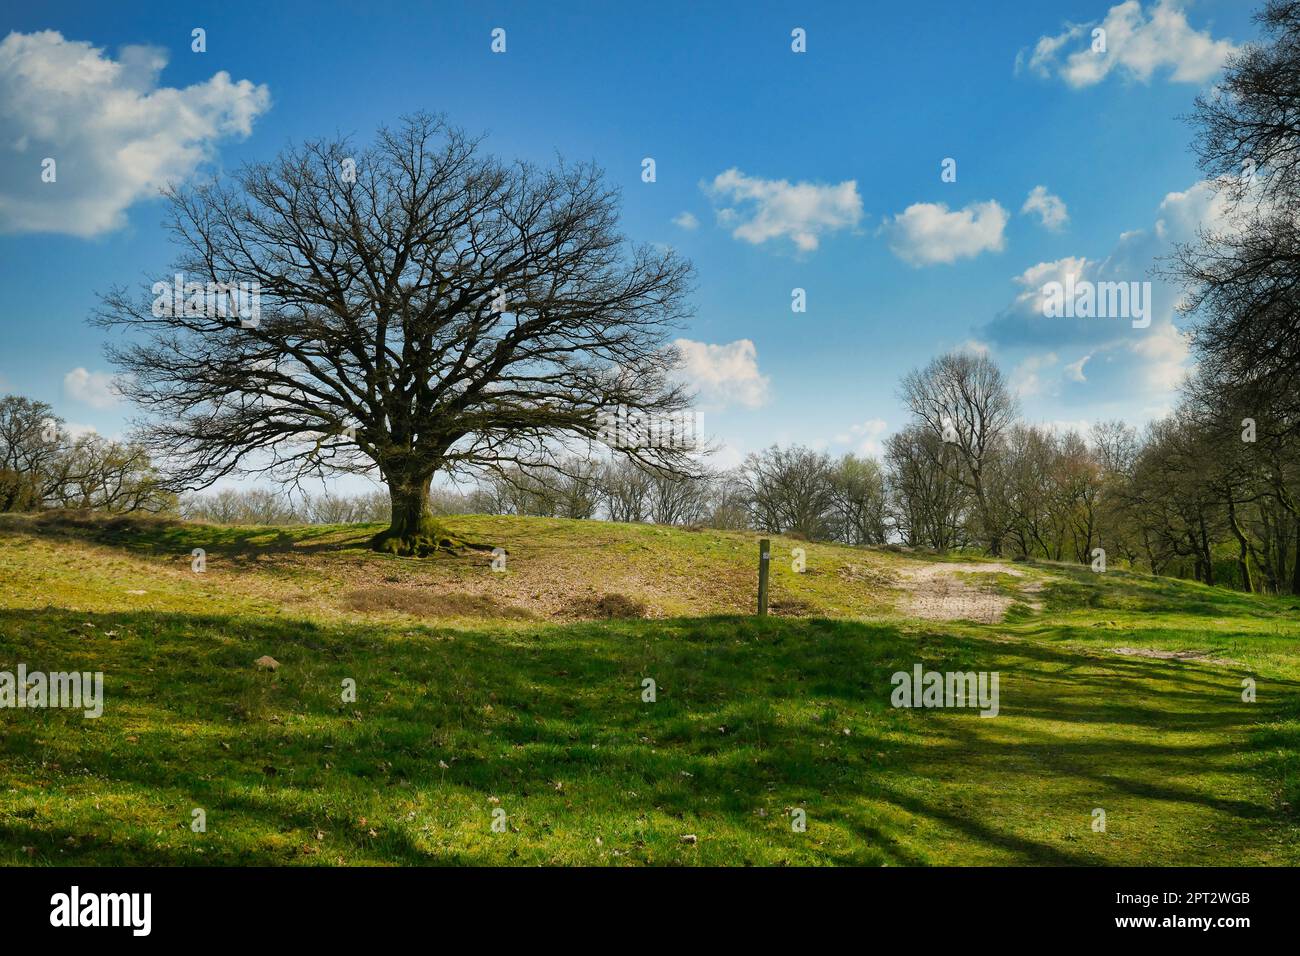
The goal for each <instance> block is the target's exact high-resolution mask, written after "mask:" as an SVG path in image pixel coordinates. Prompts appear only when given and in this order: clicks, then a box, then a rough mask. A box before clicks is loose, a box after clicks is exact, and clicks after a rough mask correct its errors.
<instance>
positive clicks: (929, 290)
mask: <svg viewBox="0 0 1300 956" xmlns="http://www.w3.org/2000/svg"><path fill="white" fill-rule="evenodd" d="M184 6H185V9H184V10H181V9H178V5H175V4H171V3H167V4H164V3H141V4H133V5H130V7H129V8H128V9H123V8H122V7H121V6H119V5H111V6H110V5H105V4H99V3H87V4H67V3H57V2H52V3H44V4H40V5H24V6H21V7H20V6H19V5H8V8H7V10H6V12H5V13H4V14H3V19H0V36H3V37H5V38H4V39H3V40H0V390H3V391H13V392H19V393H21V394H25V395H29V396H32V397H35V398H39V399H42V400H45V401H48V402H50V403H51V404H52V405H53V406H54V407H55V409H56V410H57V411H58V412H59V413H60V414H61V415H63V416H64V417H65V418H66V419H67V420H68V421H69V422H72V423H74V424H77V425H84V426H93V427H94V428H96V429H98V430H99V431H101V432H103V433H105V434H110V435H112V434H117V433H120V432H121V431H122V430H123V427H124V424H123V423H124V422H125V420H126V419H127V418H128V417H129V416H130V415H131V414H132V412H131V410H130V409H129V408H127V407H125V406H123V405H121V404H120V403H115V402H114V400H113V396H112V394H111V390H110V389H108V388H107V387H106V385H107V383H108V381H109V377H110V375H111V372H112V370H111V368H110V367H109V366H108V365H107V363H106V362H105V360H104V358H103V354H102V348H103V344H104V333H102V332H101V331H99V330H97V329H92V328H90V327H88V326H87V325H86V321H85V320H86V318H87V316H88V315H89V314H90V312H91V310H92V308H93V307H94V304H95V302H96V296H97V293H99V292H102V291H104V290H106V289H107V288H108V287H109V286H111V285H113V284H115V283H132V284H133V283H138V282H139V281H141V280H147V281H149V282H152V281H155V280H157V279H159V278H165V277H167V276H168V275H169V273H168V271H167V265H168V264H169V262H170V259H171V252H170V247H169V245H168V243H167V240H166V237H165V235H164V233H163V232H162V230H161V228H160V225H159V224H160V219H161V216H162V213H163V207H162V204H161V203H160V202H158V201H157V200H156V199H154V198H151V197H152V196H153V195H154V193H155V192H156V179H158V178H160V177H164V176H165V177H171V178H181V179H186V178H194V177H199V176H209V175H212V174H213V173H217V172H220V170H222V169H224V168H232V167H234V166H237V165H238V164H239V163H240V162H241V161H243V160H246V159H261V158H266V157H270V156H272V155H274V153H275V152H276V151H277V150H278V149H280V148H281V147H282V146H283V145H285V144H286V143H288V142H291V141H297V140H300V139H302V138H304V137H312V136H319V135H327V134H333V133H336V132H343V133H351V134H354V135H355V136H356V137H357V139H358V140H359V141H362V142H364V141H365V140H366V139H367V138H368V137H369V136H370V134H371V133H372V132H373V130H374V129H375V127H376V126H377V125H379V124H381V123H385V122H387V123H392V122H395V121H396V120H397V119H398V118H399V117H400V116H401V115H402V114H403V113H407V112H410V111H414V110H420V109H423V110H432V111H443V112H445V113H447V114H448V116H449V118H450V119H451V120H452V121H453V122H455V123H457V124H458V125H461V126H464V127H466V128H467V129H470V130H474V131H484V132H487V133H488V134H489V138H488V141H487V144H488V147H489V148H490V149H491V150H492V151H494V152H496V153H498V154H500V155H502V156H504V157H519V158H525V159H531V160H534V161H537V162H540V163H547V162H550V161H552V160H553V158H554V157H555V155H556V154H557V153H558V154H561V155H563V156H564V157H566V158H571V159H584V160H585V159H592V160H595V161H596V162H598V163H599V164H601V165H602V166H603V167H604V168H605V169H606V171H607V174H608V176H609V178H610V180H611V181H612V182H614V183H616V184H617V185H619V186H620V187H621V188H622V190H623V223H624V228H625V231H626V233H627V235H628V236H629V237H630V238H632V239H635V240H639V241H646V242H654V243H663V244H668V245H671V246H673V247H675V248H677V249H678V250H679V251H680V252H682V253H683V254H684V255H686V256H687V257H688V258H690V259H691V260H692V261H693V262H694V264H695V266H696V269H697V273H698V275H697V283H698V288H697V290H696V293H695V296H694V303H695V308H696V317H695V319H694V321H693V322H692V323H691V324H690V325H689V327H687V328H685V329H683V330H682V333H681V334H682V337H683V339H685V340H687V342H686V343H685V344H684V348H685V351H686V354H687V355H688V357H689V359H690V361H689V363H688V366H687V368H686V369H684V372H683V374H684V375H686V376H688V377H689V378H690V379H691V380H692V381H693V382H694V383H695V384H697V386H698V387H699V388H700V395H701V408H702V410H703V414H704V424H705V428H706V430H707V431H709V432H711V433H713V434H714V435H716V436H717V437H718V438H720V439H721V440H722V441H723V442H725V445H726V450H725V452H724V454H723V459H724V462H730V461H733V460H735V459H737V458H738V457H739V456H740V455H741V454H743V453H744V452H746V451H750V450H755V449H757V448H760V447H762V446H764V445H766V444H769V443H771V442H779V443H788V442H793V441H799V442H803V443H806V444H810V445H814V446H818V447H825V448H827V449H828V450H830V451H833V452H840V451H847V450H863V449H865V450H867V451H871V450H874V449H875V448H877V447H878V442H879V439H880V438H881V437H882V436H883V435H884V434H887V433H888V432H890V431H893V430H895V429H896V428H898V427H899V426H900V425H901V424H903V422H904V413H903V411H902V409H901V408H900V406H899V403H898V400H897V394H896V393H897V384H898V380H899V377H900V376H901V375H902V374H903V373H904V372H906V371H907V370H908V369H909V368H912V367H914V366H916V365H920V364H923V363H925V362H926V361H928V360H929V359H930V358H931V357H932V356H934V355H935V354H937V353H938V352H940V351H942V350H945V349H948V348H954V347H967V348H977V349H987V350H988V351H989V353H990V354H991V355H992V357H993V358H994V359H995V360H997V361H998V363H999V364H1000V365H1001V366H1002V367H1003V369H1004V371H1005V372H1006V373H1007V374H1008V375H1009V376H1010V377H1011V380H1012V381H1013V383H1014V384H1015V387H1016V388H1017V390H1018V392H1019V393H1020V396H1021V402H1022V406H1023V409H1024V413H1025V417H1026V418H1028V419H1030V420H1032V421H1040V422H1052V423H1081V424H1082V423H1087V422H1091V421H1095V420H1098V419H1101V418H1111V417H1120V418H1124V419H1126V420H1128V421H1131V422H1134V423H1137V424H1142V423H1144V422H1146V421H1147V420H1149V419H1150V418H1151V417H1153V416H1155V415H1158V414H1160V413H1161V412H1162V411H1164V410H1165V409H1167V408H1168V407H1169V406H1170V405H1171V403H1172V402H1173V401H1174V399H1175V387H1176V384H1177V379H1178V376H1179V375H1180V374H1181V373H1182V371H1183V370H1185V369H1186V368H1187V367H1189V366H1190V356H1189V355H1188V353H1187V349H1186V342H1185V340H1184V339H1183V337H1182V335H1181V333H1180V332H1179V330H1178V322H1177V319H1176V318H1175V317H1174V315H1173V305H1174V302H1175V299H1176V295H1177V290H1174V289H1170V288H1168V287H1166V286H1164V285H1162V284H1161V283H1159V282H1158V281H1157V282H1156V283H1155V286H1154V292H1153V295H1154V307H1153V309H1152V314H1153V321H1152V322H1151V325H1150V327H1148V328H1144V329H1135V328H1132V327H1131V324H1130V322H1129V321H1127V320H1126V319H1074V320H1070V319H1049V318H1045V317H1044V316H1043V315H1042V312H1041V308H1040V307H1039V300H1038V291H1039V290H1040V289H1041V287H1042V285H1043V283H1044V282H1046V281H1049V280H1051V279H1052V278H1055V277H1061V276H1063V275H1064V274H1066V273H1071V274H1073V275H1074V276H1076V277H1077V278H1079V279H1093V280H1097V281H1101V280H1107V279H1110V280H1115V281H1126V282H1127V281H1141V280H1147V279H1150V278H1151V277H1150V276H1149V275H1148V274H1147V272H1148V270H1149V269H1150V267H1151V264H1152V262H1153V261H1154V260H1155V258H1156V257H1158V256H1160V255H1163V254H1165V253H1167V252H1168V250H1169V247H1170V243H1171V242H1173V241H1176V240H1177V239H1179V238H1190V237H1191V236H1192V235H1193V234H1194V232H1195V229H1196V227H1197V225H1198V224H1201V223H1204V222H1207V221H1209V220H1211V219H1212V218H1213V217H1214V216H1215V215H1216V214H1217V212H1218V210H1217V209H1216V207H1215V205H1214V203H1213V202H1212V200H1211V194H1210V191H1209V190H1207V189H1206V188H1205V187H1204V186H1203V185H1201V186H1198V181H1199V178H1200V177H1199V175H1198V172H1197V169H1196V166H1195V163H1194V159H1193V156H1192V155H1191V153H1190V151H1189V149H1188V142H1189V139H1190V129H1189V127H1188V126H1187V125H1186V124H1185V123H1184V122H1183V121H1181V120H1180V119H1179V118H1178V117H1179V116H1180V115H1183V114H1186V113H1188V112H1189V111H1190V110H1191V107H1192V101H1193V99H1194V97H1195V96H1196V95H1197V93H1198V92H1200V91H1202V90H1204V89H1206V88H1208V87H1209V86H1210V85H1211V84H1212V83H1213V82H1214V80H1215V78H1216V77H1217V76H1218V75H1219V66H1220V65H1221V63H1222V61H1223V57H1224V56H1225V55H1226V54H1227V53H1228V52H1230V51H1231V50H1232V49H1233V48H1234V46H1236V45H1239V44H1241V43H1242V42H1244V41H1249V40H1251V39H1253V38H1254V35H1255V28H1254V25H1253V23H1252V22H1251V21H1250V12H1251V8H1252V6H1253V4H1250V3H1246V2H1243V0H1199V2H1174V0H1144V2H1141V3H1139V2H1138V0H1128V2H1127V3H1123V4H1113V3H1107V2H1105V0H1101V2H1096V0H1015V2H1013V0H984V2H981V3H978V4H975V3H967V2H960V0H951V2H937V0H933V2H927V0H913V2H911V3H908V4H883V3H880V4H877V3H871V4H867V3H842V4H841V3H816V4H813V3H780V4H778V3H746V4H740V3H735V4H722V3H716V4H715V3H709V4H699V3H687V2H684V3H670V2H656V3H654V4H648V5H646V4H596V3H562V2H555V3H546V4H539V3H519V4H491V3H428V4H406V5H398V4H388V3H384V2H379V0H374V2H367V3H320V2H313V3H280V2H275V3H268V2H260V3H242V2H224V3H214V4H187V5H184ZM196 27H201V28H203V29H204V30H205V31H206V45H207V49H206V52H202V53H196V52H193V51H192V50H191V31H192V30H193V29H194V28H196ZM1094 27H1102V28H1103V29H1105V30H1106V40H1107V49H1106V51H1105V52H1094V51H1093V50H1092V49H1091V46H1090V45H1091V43H1092V40H1091V36H1092V34H1091V31H1092V29H1093V28H1094ZM494 28H502V29H504V30H505V31H506V52H505V53H500V54H498V53H493V52H492V50H491V42H492V37H491V31H492V30H493V29H494ZM795 28H802V29H803V30H805V31H806V37H807V40H806V47H807V49H806V52H804V53H796V52H794V51H793V50H792V49H791V44H792V39H791V31H792V30H794V29H795ZM43 31H54V33H45V32H43ZM164 60H165V66H162V67H161V69H160V70H159V69H157V67H159V66H160V65H161V64H162V63H163V61H164ZM223 72H224V73H225V74H228V76H225V77H223V76H221V75H220V74H222V73H223ZM241 82H242V83H243V85H242V86H241V85H240V84H241ZM44 157H54V158H55V159H56V160H57V162H58V164H59V165H58V167H57V168H58V180H57V181H56V182H55V183H42V182H41V180H40V174H41V165H40V163H41V159H42V158H44ZM646 157H651V158H653V159H654V160H655V173H656V178H655V181H654V182H653V183H647V182H643V181H642V160H643V159H644V158H646ZM151 158H152V159H151ZM946 158H952V159H955V160H956V172H957V175H956V181H955V182H944V181H942V179H941V171H942V170H941V163H942V161H943V160H944V159H946ZM154 160H156V161H157V162H156V163H154V162H153V161H154ZM151 165H156V166H157V168H151ZM1037 187H1042V190H1040V191H1039V192H1038V194H1037V195H1038V196H1039V199H1038V200H1037V201H1036V202H1033V203H1030V205H1029V208H1027V209H1026V208H1025V207H1026V201H1027V200H1028V199H1029V197H1030V195H1031V193H1032V192H1033V191H1034V190H1035V189H1036V188H1037ZM1022 210H1023V211H1022ZM683 214H689V215H688V216H683ZM683 224H685V225H683ZM692 226H693V227H692ZM795 288H802V289H804V290H806V296H807V311H806V312H803V313H795V312H792V310H791V295H792V290H793V289H795Z"/></svg>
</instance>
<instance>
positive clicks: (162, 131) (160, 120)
mask: <svg viewBox="0 0 1300 956" xmlns="http://www.w3.org/2000/svg"><path fill="white" fill-rule="evenodd" d="M166 64H167V53H166V52H165V51H164V50H161V49H158V48H156V47H146V46H124V47H122V48H121V50H120V51H119V54H118V59H116V60H114V59H112V58H111V57H109V56H106V55H105V53H104V50H103V49H102V48H97V47H94V46H92V45H91V44H89V43H86V42H82V41H75V40H66V39H64V37H63V35H62V34H60V33H57V32H55V31H53V30H45V31H42V32H39V33H10V34H9V35H8V36H6V37H5V38H4V40H3V41H0V232H10V233H20V232H61V233H68V234H71V235H75V236H82V237H88V236H95V235H99V234H101V233H104V232H109V231H111V230H113V229H118V228H121V227H122V226H123V225H124V224H125V222H126V216H125V212H126V209H127V208H128V207H129V206H130V205H131V204H132V203H134V202H136V201H138V200H140V199H144V198H148V197H152V196H155V195H157V192H158V189H159V188H160V187H161V186H163V185H165V184H166V183H169V182H177V181H180V180H183V179H185V178H187V177H189V176H190V175H192V174H193V173H194V171H195V170H196V169H197V168H198V166H199V164H200V163H202V162H204V161H206V160H208V159H210V158H211V157H212V154H213V145H214V144H215V143H216V141H217V140H219V139H221V138H223V137H230V136H238V137H244V136H247V135H248V134H249V133H250V132H252V127H253V120H254V119H255V118H257V117H258V116H259V115H260V114H262V113H264V112H265V111H266V110H267V108H268V107H269V106H270V94H269V92H268V91H267V88H266V87H265V86H256V85H254V84H253V83H250V82H249V81H248V80H240V81H239V82H232V80H231V78H230V74H228V73H226V72H224V71H222V72H219V73H216V74H214V75H213V76H212V77H211V78H210V79H208V80H206V81H204V82H202V83H196V84H194V85H192V86H187V87H185V88H183V89H179V88H175V87H160V86H158V85H157V83H158V75H159V73H160V72H161V71H162V69H163V67H164V66H166ZM47 157H48V158H51V159H53V160H54V161H55V164H56V166H55V171H56V177H57V178H56V180H55V181H54V182H52V183H47V182H43V181H42V178H41V173H42V161H43V160H44V159H45V158H47Z"/></svg>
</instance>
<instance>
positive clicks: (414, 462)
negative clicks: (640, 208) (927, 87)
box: [96, 115, 691, 555]
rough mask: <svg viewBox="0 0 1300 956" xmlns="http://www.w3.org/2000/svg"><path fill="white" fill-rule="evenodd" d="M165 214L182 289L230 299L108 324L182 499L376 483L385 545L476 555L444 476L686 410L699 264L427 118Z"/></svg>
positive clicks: (571, 169)
mask: <svg viewBox="0 0 1300 956" xmlns="http://www.w3.org/2000/svg"><path fill="white" fill-rule="evenodd" d="M168 196H169V199H170V203H171V215H170V217H169V223H168V225H169V228H170V231H171V233H172V235H173V237H174V240H175V242H176V243H177V244H178V246H179V248H180V254H179V258H178V260H177V262H176V264H175V268H174V272H175V273H176V274H179V275H181V276H182V277H183V282H184V283H185V284H189V283H198V284H200V285H201V286H203V287H205V288H204V291H205V292H206V293H211V292H212V290H213V289H215V291H216V293H217V294H216V295H215V296H213V295H211V294H208V295H207V296H206V298H205V297H204V296H203V295H199V294H198V293H199V292H200V289H199V288H197V287H196V288H195V289H194V292H195V295H194V296H193V297H191V296H190V294H189V292H188V291H187V292H186V294H185V303H184V307H181V308H175V307H172V308H168V307H167V306H168V305H169V304H171V305H173V306H174V305H175V304H176V303H174V302H172V299H171V297H170V295H171V294H170V292H163V293H162V294H160V289H161V287H160V286H155V287H154V288H153V289H151V292H150V294H149V295H146V296H144V297H143V298H140V297H137V296H135V295H132V294H128V293H127V292H126V291H125V290H123V289H115V290H113V291H112V292H111V293H109V294H108V295H107V296H105V297H104V300H103V303H102V305H101V308H100V310H99V312H98V314H97V317H96V321H97V322H98V323H99V324H101V325H103V326H105V327H119V328H124V329H126V330H127V331H128V333H130V334H129V335H128V336H127V337H126V341H124V342H123V343H121V344H119V345H115V346H113V347H111V348H110V350H109V354H110V358H111V359H112V360H113V361H114V363H115V364H116V365H117V366H118V367H119V368H120V369H121V370H122V371H123V372H124V373H126V374H125V375H124V376H123V390H124V392H125V393H126V394H127V395H128V396H129V397H130V398H132V399H133V400H134V401H136V402H137V403H139V404H140V405H141V406H142V407H143V408H144V409H145V410H146V411H147V412H149V413H151V414H150V415H149V416H148V418H147V419H146V426H147V428H148V431H149V434H150V436H151V450H152V451H153V453H154V454H155V456H157V457H159V458H162V459H163V460H165V461H167V462H168V463H169V464H170V465H171V466H172V467H173V468H175V469H177V471H176V473H177V475H178V477H179V479H180V480H181V481H182V482H184V483H185V486H186V487H202V486H204V485H206V484H209V483H211V482H212V481H214V480H216V479H217V478H219V477H221V476H223V475H227V474H231V473H236V472H240V473H248V472H253V473H266V474H269V475H272V476H277V477H280V478H281V479H282V480H286V481H301V480H302V479H304V478H306V477H313V478H314V477H324V476H326V475H327V474H329V473H331V472H336V471H345V472H347V471H351V472H371V471H376V470H377V472H378V473H379V475H381V476H382V478H383V480H384V481H385V482H386V484H387V486H388V488H389V491H390V494H391V498H392V506H393V510H392V523H391V527H390V528H389V529H388V530H387V531H385V532H383V533H382V534H380V535H379V536H377V537H376V538H375V540H374V542H373V544H374V546H375V547H376V548H378V549H380V550H386V551H392V552H394V553H398V554H406V555H411V554H417V555H423V554H428V553H430V552H431V551H434V550H437V549H438V548H440V547H449V546H454V545H455V544H456V543H457V542H455V541H454V540H452V539H449V537H448V536H447V535H446V534H445V533H444V532H443V531H442V529H441V528H440V527H439V526H438V525H437V523H436V522H435V521H434V520H433V518H432V516H431V514H430V511H429V507H428V492H429V488H430V484H431V482H432V480H433V478H434V476H435V475H436V474H438V473H439V472H447V473H451V474H453V475H455V474H462V473H465V472H482V471H485V470H486V471H497V472H504V471H506V470H507V469H511V468H517V467H518V466H520V465H523V466H525V467H535V466H537V465H539V464H540V463H545V462H548V461H550V462H554V461H557V460H559V456H560V455H561V454H562V453H563V454H571V452H572V444H573V443H574V442H579V443H592V442H596V441H598V440H600V439H601V438H602V437H603V436H602V416H611V415H613V414H614V413H615V410H616V409H622V410H623V412H622V413H623V415H624V417H625V418H626V417H631V418H632V419H633V420H635V417H636V416H642V420H645V419H661V420H662V419H664V418H667V417H670V416H682V415H685V414H686V412H687V409H688V408H689V401H690V396H689V395H688V394H687V393H685V392H684V391H683V389H682V387H681V386H680V385H677V384H675V383H674V379H673V375H672V370H673V367H674V365H675V364H676V360H677V359H676V355H675V353H674V351H673V350H672V349H671V347H668V346H667V345H666V342H667V340H668V337H669V333H670V331H671V330H672V329H673V328H675V327H676V326H677V325H678V324H679V323H680V321H681V320H682V319H683V318H685V316H686V315H687V312H688V310H687V306H686V297H687V293H688V291H689V289H688V286H689V280H690V275H691V270H690V265H689V264H688V263H687V262H685V261H684V260H682V259H680V258H679V257H677V256H676V255H674V254H673V253H672V252H670V251H662V250H656V249H654V248H651V247H648V246H633V245H631V244H630V243H628V241H627V240H626V239H625V238H624V237H623V236H622V235H621V234H620V233H619V231H618V194H617V191H616V190H614V189H612V188H611V187H610V186H608V185H607V184H606V183H605V182H604V179H603V176H602V174H601V172H600V171H599V170H598V169H597V168H595V167H594V166H591V165H586V164H582V165H576V166H575V165H566V164H565V163H563V162H558V163H557V164H556V166H555V167H554V168H552V169H538V168H536V167H534V166H531V165H528V164H526V163H514V164H507V163H503V162H500V161H498V160H497V159H495V158H493V157H491V156H489V155H486V154H485V153H484V151H483V150H482V149H481V141H480V140H479V139H475V138H471V137H469V136H467V135H466V134H465V133H464V132H462V131H460V130H458V129H456V128H454V127H450V126H448V125H447V124H446V122H445V121H444V120H443V119H442V118H440V117H433V116H428V115H418V116H415V117H411V118H408V119H406V120H404V121H403V123H402V124H401V125H400V126H399V127H397V128H396V129H381V130H380V131H379V133H378V135H377V137H376V141H375V144H374V145H373V146H372V147H371V148H369V149H367V150H366V151H364V152H361V153H359V154H358V153H356V152H354V151H353V149H352V147H351V145H350V143H349V142H348V141H347V140H333V141H315V142H309V143H306V144H304V145H302V146H301V147H297V148H291V149H289V150H287V151H285V152H284V153H282V154H281V155H280V156H279V158H278V159H277V160H276V161H274V162H270V163H258V164H252V165H248V166H245V167H244V168H243V169H242V170H240V171H239V172H238V173H237V174H236V176H235V177H234V182H233V183H230V184H227V183H224V182H221V181H218V182H215V183H212V184H208V185H203V186H199V187H194V188H189V189H184V190H172V191H170V192H169V194H168ZM167 282H168V283H172V279H171V277H170V276H169V277H168V279H167ZM236 288H238V289H242V290H243V291H242V294H240V295H236V294H225V293H227V291H228V290H230V289H236ZM250 290H255V291H256V293H257V299H256V300H255V301H256V305H257V308H256V310H255V312H256V314H255V315H253V310H250V309H249V308H248V306H249V303H250V296H249V295H248V293H249V291H250ZM160 301H161V303H162V306H161V307H160V306H159V303H160ZM227 302H228V303H229V304H230V306H231V307H230V308H222V307H221V306H223V305H225V304H226V303H227ZM237 306H243V307H244V315H243V316H242V318H241V316H240V315H239V314H237V308H236V307H237ZM566 443H567V444H568V446H569V447H568V449H567V450H566V449H565V445H566ZM622 450H623V451H624V452H625V453H627V454H628V455H630V456H631V457H633V458H636V459H639V460H641V461H642V462H644V463H646V464H649V465H652V466H657V467H664V468H669V469H672V468H674V467H682V466H683V463H684V462H685V461H686V460H687V450H686V449H684V448H683V446H682V445H681V444H680V443H671V442H669V443H659V444H658V445H657V446H655V447H645V446H644V445H641V446H636V447H630V448H627V447H625V448H623V449H622Z"/></svg>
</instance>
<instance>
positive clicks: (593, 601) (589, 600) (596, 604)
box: [567, 594, 646, 621]
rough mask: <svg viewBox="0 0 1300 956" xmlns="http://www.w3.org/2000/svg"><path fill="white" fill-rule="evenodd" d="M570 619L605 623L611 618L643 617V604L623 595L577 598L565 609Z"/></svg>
mask: <svg viewBox="0 0 1300 956" xmlns="http://www.w3.org/2000/svg"><path fill="white" fill-rule="evenodd" d="M567 614H568V615H569V616H572V617H581V618H593V619H595V620H600V621H607V620H611V619H613V618H626V617H634V618H639V617H645V616H646V609H645V602H643V601H636V600H633V599H632V598H630V597H628V596H627V595H625V594H605V595H602V596H601V597H598V598H597V597H586V598H579V599H578V600H576V601H574V602H573V604H571V605H570V606H569V608H568V609H567Z"/></svg>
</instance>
